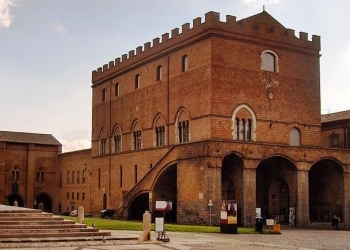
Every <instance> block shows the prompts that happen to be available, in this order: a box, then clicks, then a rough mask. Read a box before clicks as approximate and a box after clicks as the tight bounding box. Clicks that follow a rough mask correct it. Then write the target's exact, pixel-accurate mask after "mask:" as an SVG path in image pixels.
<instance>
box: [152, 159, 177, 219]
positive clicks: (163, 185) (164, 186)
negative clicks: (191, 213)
mask: <svg viewBox="0 0 350 250" xmlns="http://www.w3.org/2000/svg"><path fill="white" fill-rule="evenodd" d="M152 194H153V197H152V201H153V204H152V206H153V211H155V203H156V201H170V202H171V203H172V210H171V211H170V212H167V213H166V214H165V221H167V222H176V221H177V165H176V164H174V165H171V166H169V167H167V168H166V169H165V170H164V171H163V172H162V173H161V174H160V175H159V177H158V178H157V180H156V183H155V184H154V187H153V192H152ZM152 215H154V216H161V215H159V214H157V213H156V212H154V213H153V214H152Z"/></svg>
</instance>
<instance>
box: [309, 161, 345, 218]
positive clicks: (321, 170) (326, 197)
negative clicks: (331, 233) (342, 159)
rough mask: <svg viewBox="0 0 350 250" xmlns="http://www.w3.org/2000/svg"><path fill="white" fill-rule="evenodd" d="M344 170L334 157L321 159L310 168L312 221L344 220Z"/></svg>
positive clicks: (310, 211)
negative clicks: (338, 218)
mask: <svg viewBox="0 0 350 250" xmlns="http://www.w3.org/2000/svg"><path fill="white" fill-rule="evenodd" d="M344 192H345V190H344V170H343V168H342V166H341V164H340V163H339V162H337V161H336V160H334V159H331V158H326V159H321V160H319V161H318V162H316V163H315V164H313V166H312V167H311V168H310V170H309V213H310V222H330V221H331V218H332V216H333V215H337V216H339V217H340V219H341V221H344V205H345V204H344V203H345V201H344Z"/></svg>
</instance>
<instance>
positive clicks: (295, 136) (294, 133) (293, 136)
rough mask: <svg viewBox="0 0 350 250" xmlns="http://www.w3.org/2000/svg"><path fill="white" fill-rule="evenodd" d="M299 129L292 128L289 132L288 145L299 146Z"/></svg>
mask: <svg viewBox="0 0 350 250" xmlns="http://www.w3.org/2000/svg"><path fill="white" fill-rule="evenodd" d="M300 137H301V136H300V130H299V129H297V128H292V129H291V130H290V132H289V145H291V146H300V141H301V140H300Z"/></svg>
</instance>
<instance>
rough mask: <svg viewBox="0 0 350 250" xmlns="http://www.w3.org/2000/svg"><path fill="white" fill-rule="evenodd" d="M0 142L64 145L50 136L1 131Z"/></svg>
mask: <svg viewBox="0 0 350 250" xmlns="http://www.w3.org/2000/svg"><path fill="white" fill-rule="evenodd" d="M0 142H14V143H33V144H44V145H57V146H61V145H62V144H61V143H60V142H59V141H58V140H56V138H55V137H53V136H52V135H50V134H35V133H25V132H12V131H0Z"/></svg>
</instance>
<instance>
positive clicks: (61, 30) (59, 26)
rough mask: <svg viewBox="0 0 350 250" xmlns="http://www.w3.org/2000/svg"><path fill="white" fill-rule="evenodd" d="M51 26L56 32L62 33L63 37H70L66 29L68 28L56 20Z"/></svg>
mask: <svg viewBox="0 0 350 250" xmlns="http://www.w3.org/2000/svg"><path fill="white" fill-rule="evenodd" d="M51 26H52V28H53V30H54V31H56V32H58V33H60V34H61V35H63V36H65V37H68V31H67V29H66V27H64V25H63V23H62V22H61V21H60V20H58V19H56V20H54V21H53V22H52V23H51Z"/></svg>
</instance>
